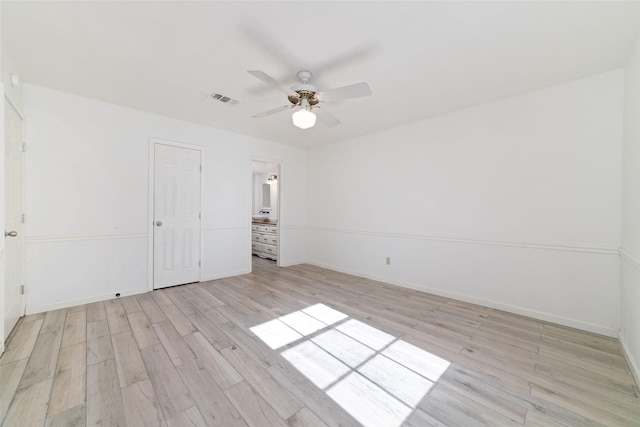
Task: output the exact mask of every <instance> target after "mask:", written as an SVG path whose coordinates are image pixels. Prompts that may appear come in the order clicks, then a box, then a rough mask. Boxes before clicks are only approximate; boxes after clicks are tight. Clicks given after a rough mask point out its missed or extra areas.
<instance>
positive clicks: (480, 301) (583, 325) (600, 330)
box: [306, 261, 618, 338]
mask: <svg viewBox="0 0 640 427" xmlns="http://www.w3.org/2000/svg"><path fill="white" fill-rule="evenodd" d="M306 263H307V264H311V265H315V266H317V267H322V268H326V269H329V270H334V271H339V272H341V273H346V274H351V275H353V276H358V277H364V278H365V279H371V280H376V281H378V282H384V283H389V284H390V285H396V286H401V287H404V288H409V289H413V290H416V291H421V292H426V293H429V294H433V295H438V296H441V297H445V298H451V299H455V300H458V301H464V302H468V303H471V304H477V305H482V306H484V307H489V308H495V309H497V310H503V311H507V312H509V313H514V314H519V315H522V316H527V317H532V318H534V319H538V320H543V321H545V322H550V323H556V324H559V325H563V326H568V327H571V328H576V329H581V330H584V331H588V332H594V333H596V334H600V335H606V336H608V337H612V338H616V337H617V336H618V331H617V330H616V329H614V328H606V327H603V326H600V325H594V324H592V323H588V322H582V321H580V320H575V319H570V318H566V317H562V316H558V315H555V314H551V313H545V312H541V311H536V310H531V309H528V308H525V307H518V306H514V305H509V304H503V303H500V302H497V301H493V300H488V299H484V298H477V297H471V296H468V295H463V294H458V293H455V292H447V291H444V290H442V289H437V288H431V287H428V286H424V285H419V284H416V283H411V282H404V281H400V280H393V279H389V278H388V277H379V276H375V275H369V274H363V273H361V272H359V271H353V270H350V269H346V268H340V267H335V266H332V265H325V264H322V263H317V262H313V261H307V262H306Z"/></svg>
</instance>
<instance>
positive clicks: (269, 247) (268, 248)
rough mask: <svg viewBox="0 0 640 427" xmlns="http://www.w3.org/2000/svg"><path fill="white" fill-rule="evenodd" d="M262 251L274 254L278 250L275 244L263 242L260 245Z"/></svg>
mask: <svg viewBox="0 0 640 427" xmlns="http://www.w3.org/2000/svg"><path fill="white" fill-rule="evenodd" d="M262 252H266V253H268V254H271V255H275V254H276V253H277V252H278V251H277V248H276V247H275V246H272V245H267V244H266V243H264V244H263V245H262Z"/></svg>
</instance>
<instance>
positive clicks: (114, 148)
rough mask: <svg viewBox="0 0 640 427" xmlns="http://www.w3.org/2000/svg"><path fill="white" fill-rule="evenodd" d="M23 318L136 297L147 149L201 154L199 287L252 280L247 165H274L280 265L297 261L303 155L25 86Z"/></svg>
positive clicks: (142, 271)
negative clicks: (282, 181) (279, 178)
mask: <svg viewBox="0 0 640 427" xmlns="http://www.w3.org/2000/svg"><path fill="white" fill-rule="evenodd" d="M25 112H26V116H27V118H28V120H27V129H26V139H27V144H28V153H27V165H26V169H27V171H26V186H27V200H26V205H27V206H26V209H27V227H28V228H27V278H26V288H27V312H37V311H43V310H48V309H51V308H55V307H60V306H66V305H71V304H77V303H82V302H87V301H91V300H98V299H103V298H112V297H113V296H114V295H115V293H116V292H120V293H121V294H122V295H123V296H124V295H127V294H133V293H138V292H145V291H146V290H147V259H148V253H147V238H148V236H147V225H148V222H147V221H148V188H149V182H148V164H149V140H150V138H160V139H166V140H174V141H178V142H183V143H188V144H195V145H200V146H202V147H203V186H202V188H203V199H202V215H203V216H202V218H203V221H202V228H203V242H204V243H203V257H202V272H203V280H210V279H214V278H219V277H225V276H231V275H236V274H242V273H247V272H249V271H250V269H251V235H250V221H251V217H250V213H251V200H252V194H251V193H252V171H251V158H252V157H262V158H273V159H277V160H278V162H279V163H281V164H282V165H283V168H286V171H287V172H286V173H287V175H288V176H290V177H291V181H290V182H291V183H292V185H283V186H282V187H281V197H282V204H281V207H282V210H283V212H284V213H285V215H283V216H282V223H281V233H282V235H283V239H282V240H283V249H282V250H281V258H282V264H283V265H290V264H295V263H298V262H300V261H301V260H304V259H305V257H306V254H305V252H304V249H305V245H304V233H301V232H300V230H304V224H305V222H306V218H305V209H304V205H305V203H306V197H305V191H304V190H305V185H306V184H305V162H306V153H305V152H304V151H302V150H298V149H296V148H292V147H287V146H284V145H280V144H275V143H270V142H267V141H262V140H259V139H256V138H251V137H246V136H241V135H238V134H233V133H230V132H225V131H221V130H216V129H212V128H208V127H204V126H199V125H195V124H191V123H187V122H183V121H179V120H174V119H170V118H166V117H162V116H158V115H154V114H149V113H145V112H141V111H137V110H133V109H129V108H123V107H119V106H116V105H111V104H107V103H103V102H99V101H95V100H91V99H86V98H81V97H77V96H73V95H69V94H65V93H61V92H57V91H54V90H49V89H45V88H41V87H37V86H32V85H25Z"/></svg>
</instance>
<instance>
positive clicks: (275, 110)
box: [251, 104, 294, 119]
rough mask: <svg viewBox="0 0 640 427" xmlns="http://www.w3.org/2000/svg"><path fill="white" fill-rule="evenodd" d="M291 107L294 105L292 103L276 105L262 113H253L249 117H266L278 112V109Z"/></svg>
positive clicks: (282, 109)
mask: <svg viewBox="0 0 640 427" xmlns="http://www.w3.org/2000/svg"><path fill="white" fill-rule="evenodd" d="M293 107H294V105H292V104H289V105H284V106H282V107H277V108H274V109H271V110H269V111H264V112H262V113H258V114H254V115H253V116H251V117H253V118H256V119H261V118H263V117H267V116H270V115H272V114H276V113H279V112H280V111H284V110H288V109H290V108H293Z"/></svg>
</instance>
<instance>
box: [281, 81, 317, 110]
mask: <svg viewBox="0 0 640 427" xmlns="http://www.w3.org/2000/svg"><path fill="white" fill-rule="evenodd" d="M299 86H311V85H297V86H293V87H292V89H293V90H295V91H296V92H297V93H298V96H297V97H296V96H289V97H288V98H289V102H291V103H292V104H293V105H299V104H300V100H301V99H302V98H307V100H308V101H309V105H311V106H313V105H316V104H317V103H318V102H320V101H318V98H316V90H315V87H313V86H311V87H312V88H313V89H314V90H308V89H299Z"/></svg>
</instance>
